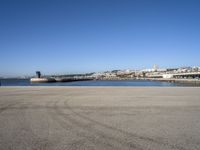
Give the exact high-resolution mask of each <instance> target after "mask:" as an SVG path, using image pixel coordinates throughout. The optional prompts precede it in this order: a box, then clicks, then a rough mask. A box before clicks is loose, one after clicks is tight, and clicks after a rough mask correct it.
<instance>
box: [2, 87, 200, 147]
mask: <svg viewBox="0 0 200 150" xmlns="http://www.w3.org/2000/svg"><path fill="white" fill-rule="evenodd" d="M79 149H80V150H128V149H131V150H132V149H133V150H134V149H135V150H173V149H174V150H199V149H200V88H177V87H171V88H163V87H161V88H159V87H146V88H145V87H0V150H79Z"/></svg>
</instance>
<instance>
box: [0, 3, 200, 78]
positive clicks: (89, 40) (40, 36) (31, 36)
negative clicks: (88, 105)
mask: <svg viewBox="0 0 200 150" xmlns="http://www.w3.org/2000/svg"><path fill="white" fill-rule="evenodd" d="M199 8H200V1H199V0H0V56H1V57H0V76H20V75H33V74H35V71H36V70H40V71H41V72H42V73H43V74H69V73H86V72H96V71H106V70H113V69H144V68H151V67H152V65H153V64H157V65H158V66H159V67H160V68H166V67H168V68H169V67H170V68H171V67H182V66H200V59H199V58H200V9H199Z"/></svg>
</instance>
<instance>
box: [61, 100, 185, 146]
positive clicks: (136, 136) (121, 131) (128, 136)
mask: <svg viewBox="0 0 200 150" xmlns="http://www.w3.org/2000/svg"><path fill="white" fill-rule="evenodd" d="M69 101H70V99H68V100H66V101H65V102H64V104H65V106H66V108H67V109H69V110H70V111H71V112H73V113H74V114H75V115H77V116H78V117H80V118H82V119H84V120H87V121H89V122H91V123H94V124H95V125H98V126H101V127H103V128H105V129H109V130H112V131H115V132H116V131H117V132H119V133H121V134H123V135H126V136H127V138H129V139H132V138H134V139H135V138H136V139H139V140H143V141H148V142H151V143H156V144H158V145H161V144H162V145H164V146H167V147H170V148H173V149H178V150H186V149H185V148H183V147H180V146H176V145H171V144H168V143H165V142H162V141H158V140H155V139H152V138H149V137H143V136H140V135H137V134H134V133H130V132H127V131H124V130H122V129H119V128H115V127H112V126H110V125H107V124H104V123H101V122H99V121H96V120H93V119H91V118H89V117H87V116H86V115H83V114H82V113H81V114H80V113H78V112H76V111H75V110H74V109H73V108H72V107H70V105H69V104H68V103H69Z"/></svg>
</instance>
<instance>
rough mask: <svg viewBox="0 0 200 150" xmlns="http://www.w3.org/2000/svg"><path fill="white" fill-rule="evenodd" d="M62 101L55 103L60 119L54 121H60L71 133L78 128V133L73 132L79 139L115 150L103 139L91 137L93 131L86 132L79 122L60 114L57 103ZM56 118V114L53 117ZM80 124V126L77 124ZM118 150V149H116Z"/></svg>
mask: <svg viewBox="0 0 200 150" xmlns="http://www.w3.org/2000/svg"><path fill="white" fill-rule="evenodd" d="M59 101H60V100H58V101H56V102H55V103H54V108H55V109H54V111H55V112H54V113H56V115H57V116H58V117H60V118H57V117H54V118H53V119H54V120H56V121H58V123H59V124H60V126H61V127H62V128H63V129H65V130H68V131H70V130H71V129H74V128H75V127H76V128H78V130H76V132H73V133H74V134H76V135H77V136H79V137H83V138H85V139H86V140H88V141H89V142H91V143H93V144H95V145H96V144H100V143H101V144H103V145H105V146H106V147H107V148H108V147H109V148H112V149H113V145H112V144H110V143H107V142H106V141H102V140H101V139H100V138H102V137H99V136H98V135H97V136H98V137H94V135H93V134H92V135H91V131H88V130H85V129H84V127H82V126H80V123H79V122H74V120H73V119H72V118H71V117H68V116H67V117H66V116H65V115H64V114H63V113H62V112H60V110H59V107H57V103H58V102H59ZM52 116H54V114H53V115H52ZM76 123H78V124H76ZM88 133H89V134H88ZM115 149H116V148H115Z"/></svg>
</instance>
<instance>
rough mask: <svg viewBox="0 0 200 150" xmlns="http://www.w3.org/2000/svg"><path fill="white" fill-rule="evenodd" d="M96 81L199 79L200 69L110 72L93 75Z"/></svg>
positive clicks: (156, 68) (154, 67)
mask: <svg viewBox="0 0 200 150" xmlns="http://www.w3.org/2000/svg"><path fill="white" fill-rule="evenodd" d="M92 77H94V78H96V79H126V78H182V77H184V78H186V77H187V78H199V77H200V67H181V68H166V69H165V68H158V66H157V65H154V66H153V67H152V68H151V69H142V70H130V69H127V70H112V71H105V72H97V73H93V74H92Z"/></svg>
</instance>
